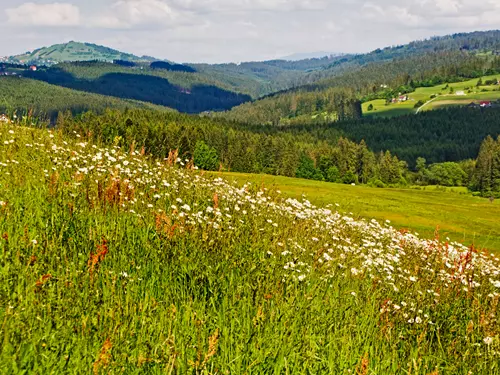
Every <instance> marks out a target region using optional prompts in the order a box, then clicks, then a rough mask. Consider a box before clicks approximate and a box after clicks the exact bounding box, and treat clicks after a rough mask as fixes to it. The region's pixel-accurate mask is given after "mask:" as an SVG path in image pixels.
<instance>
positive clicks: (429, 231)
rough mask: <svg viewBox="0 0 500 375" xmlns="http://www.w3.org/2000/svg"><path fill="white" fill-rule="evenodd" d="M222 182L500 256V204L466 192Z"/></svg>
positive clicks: (268, 180)
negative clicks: (275, 192) (257, 188)
mask: <svg viewBox="0 0 500 375" xmlns="http://www.w3.org/2000/svg"><path fill="white" fill-rule="evenodd" d="M223 176H224V177H225V178H229V179H234V180H237V181H239V182H240V183H244V182H247V181H250V182H253V183H256V184H258V185H259V186H260V185H264V186H267V187H269V188H270V189H278V190H280V191H281V192H282V193H283V194H285V195H287V196H290V197H293V198H300V197H301V196H302V195H305V196H306V197H307V199H309V200H310V201H311V202H313V203H314V204H318V205H327V204H332V203H333V204H335V203H337V204H339V205H340V209H341V210H342V211H344V212H352V213H353V214H354V215H356V216H359V217H365V218H374V219H377V220H381V221H383V220H390V221H391V223H392V224H393V225H394V226H396V227H397V228H408V229H410V230H412V231H416V232H417V233H419V234H421V235H422V236H425V237H427V238H433V237H434V234H435V231H436V229H437V228H439V233H440V236H441V238H443V239H446V238H447V237H449V238H450V239H451V240H453V241H460V242H463V243H465V244H467V245H470V244H474V245H475V246H477V247H479V248H486V249H489V250H493V251H495V252H500V226H499V225H498V223H499V222H500V202H499V201H495V202H494V203H493V204H492V203H490V202H489V201H488V200H487V199H484V198H478V197H472V196H471V195H470V194H466V191H467V189H466V188H447V191H445V192H443V191H440V190H439V189H437V187H434V186H427V187H425V188H424V187H422V188H421V189H425V190H416V189H377V188H371V187H367V186H350V185H341V184H332V183H328V182H319V181H311V180H302V179H295V178H287V177H277V176H269V175H252V174H238V173H224V174H223Z"/></svg>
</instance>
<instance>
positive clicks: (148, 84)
mask: <svg viewBox="0 0 500 375" xmlns="http://www.w3.org/2000/svg"><path fill="white" fill-rule="evenodd" d="M24 76H25V77H29V78H32V79H37V80H40V81H44V82H47V83H50V84H53V85H59V86H63V87H67V88H71V89H74V90H79V91H85V92H91V93H97V94H103V95H108V96H114V97H117V98H122V99H134V100H140V101H143V102H150V103H153V104H156V105H162V106H167V107H170V108H174V109H176V110H179V111H181V112H187V113H200V112H204V111H213V110H227V109H230V108H232V107H234V106H236V105H239V104H241V103H244V102H246V101H248V100H250V97H249V96H247V95H244V94H239V93H236V92H233V91H230V88H228V87H227V86H225V85H224V84H223V83H221V82H219V81H217V80H215V79H213V78H211V77H210V76H208V75H204V74H200V73H188V72H175V71H168V70H165V69H152V68H149V67H148V65H142V64H139V65H136V66H122V65H120V64H111V63H104V62H73V63H61V64H57V65H55V66H52V67H48V68H44V67H41V68H40V69H38V70H37V71H26V72H25V73H24Z"/></svg>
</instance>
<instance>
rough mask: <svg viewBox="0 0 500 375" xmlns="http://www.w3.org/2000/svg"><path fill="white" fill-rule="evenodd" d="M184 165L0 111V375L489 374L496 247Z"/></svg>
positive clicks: (498, 283) (494, 346)
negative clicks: (14, 121)
mask: <svg viewBox="0 0 500 375" xmlns="http://www.w3.org/2000/svg"><path fill="white" fill-rule="evenodd" d="M193 169H195V168H194V167H193V165H192V163H190V162H189V161H185V160H181V159H179V158H178V155H177V154H176V153H175V152H171V153H170V155H169V157H168V158H167V159H165V160H155V159H153V158H151V157H148V156H147V155H143V153H142V152H139V151H136V150H134V149H126V150H124V149H120V148H119V147H118V146H113V147H104V146H102V145H99V144H97V145H96V144H92V143H90V142H88V141H87V140H86V139H85V135H84V134H76V133H74V134H71V136H68V135H65V134H63V133H62V131H59V130H51V131H48V130H36V129H30V128H24V127H18V126H14V125H11V124H0V321H1V322H2V323H1V324H0V340H1V342H2V345H1V347H0V368H1V371H0V372H2V373H6V374H14V373H19V374H48V373H50V374H66V373H72V374H73V373H74V374H362V375H368V374H384V375H385V374H422V375H427V374H453V375H466V374H467V375H468V374H499V373H500V365H499V364H500V320H499V319H498V305H499V303H500V259H498V257H496V256H494V255H487V254H484V253H478V252H476V251H472V250H470V249H469V248H467V247H464V246H462V245H460V244H458V243H444V242H440V241H438V240H427V239H423V238H420V237H418V236H416V235H413V234H411V233H408V232H406V231H400V230H398V229H395V228H393V227H391V226H390V225H389V224H388V223H386V222H380V223H379V222H377V221H375V220H362V219H359V218H357V217H352V216H351V215H349V214H345V213H343V212H340V211H339V212H337V210H336V206H335V205H334V204H331V205H330V204H329V205H326V206H325V207H323V206H319V204H320V203H322V202H324V203H333V202H334V201H337V202H339V203H340V204H342V205H343V206H344V208H346V209H348V210H351V211H355V208H356V207H360V202H355V200H357V199H361V198H355V197H356V195H355V194H352V193H351V198H349V199H352V200H353V201H352V206H351V207H349V204H347V203H346V202H347V201H344V202H343V201H339V200H338V199H335V200H333V199H331V202H330V199H329V198H328V197H327V196H321V195H326V194H327V193H328V191H329V188H330V187H329V186H327V185H325V186H327V188H326V189H325V190H323V192H322V193H321V192H320V191H318V190H316V189H317V187H314V186H312V187H311V188H310V190H309V191H307V190H306V189H305V188H304V187H301V188H299V190H302V191H303V192H304V193H306V194H307V193H308V195H311V197H310V198H311V200H312V199H313V198H314V199H316V200H317V201H318V202H319V203H318V206H316V205H315V204H313V203H311V202H309V201H307V200H303V199H300V200H298V199H292V198H290V197H287V196H286V194H287V193H288V192H287V190H285V188H286V186H289V188H288V189H293V188H294V187H293V186H291V184H283V186H281V185H280V188H282V190H283V192H282V193H281V194H280V193H279V192H277V191H273V190H272V189H270V190H264V189H261V187H260V186H259V185H258V184H255V183H254V184H252V185H248V184H246V185H245V184H242V183H240V182H237V183H233V182H228V181H227V180H226V179H224V178H220V177H218V176H210V175H207V174H205V175H203V176H202V175H201V174H200V173H199V172H197V171H195V170H193ZM228 177H229V176H228ZM254 178H255V177H254ZM259 178H260V177H259ZM296 183H297V184H303V182H301V181H299V180H297V182H296ZM269 185H271V183H270V184H269ZM295 188H296V187H295ZM338 189H340V187H338ZM347 189H348V188H347V187H346V190H345V191H344V192H345V195H347V194H348V192H349V191H351V190H347ZM311 191H316V195H315V196H312V195H313V194H311V193H310V192H311ZM339 191H340V190H339ZM352 191H355V190H352ZM366 191H367V192H368V190H366ZM379 192H380V194H387V196H386V197H385V198H384V199H385V201H384V202H383V204H384V205H386V204H388V203H390V205H391V207H393V208H396V207H397V206H399V205H401V204H403V203H404V204H405V206H404V207H407V209H408V210H410V209H411V210H416V209H417V208H416V205H415V207H413V206H412V204H411V203H410V201H409V199H410V198H409V197H410V196H411V194H408V193H406V192H404V193H401V194H400V195H399V196H398V198H395V199H393V200H392V201H391V198H390V197H391V195H390V194H391V191H390V190H380V191H378V190H371V193H370V194H366V196H365V198H364V199H367V200H372V201H373V200H375V199H376V194H378V193H379ZM412 194H415V196H416V197H418V196H419V194H424V192H412ZM425 194H434V193H432V192H427V193H425ZM455 196H456V197H457V199H460V200H461V199H464V200H466V199H469V198H466V197H462V196H460V195H458V194H456V195H455V194H451V193H450V194H448V195H436V197H438V198H439V200H440V201H437V202H435V205H436V207H439V206H438V205H439V204H443V211H445V208H446V205H447V203H446V202H447V201H446V199H445V197H455ZM403 197H405V198H403ZM345 199H347V198H345ZM404 199H406V200H407V201H405V202H403V200H404ZM422 199H423V198H422ZM450 199H451V198H450ZM427 201H428V202H429V200H427ZM448 202H449V201H448ZM471 202H472V201H471ZM476 203H477V205H478V206H477V208H481V209H482V208H483V203H482V201H477V202H476ZM373 204H374V203H373V202H372V205H373ZM381 205H382V203H381ZM487 207H490V206H487ZM373 209H374V210H375V208H373ZM429 210H430V209H429ZM490 210H491V211H489V215H491V216H494V213H495V212H496V213H498V205H497V204H495V205H492V206H491V207H490ZM470 211H472V210H470ZM399 212H400V215H402V216H403V215H404V214H405V215H408V216H410V215H411V212H406V213H403V212H402V211H401V210H400V211H399ZM394 215H395V216H396V214H394ZM436 215H442V213H440V212H439V211H436ZM468 217H469V220H471V217H472V215H469V216H468ZM449 218H450V221H451V220H452V218H453V214H452V213H450V214H449ZM481 218H482V220H485V222H487V220H486V218H487V216H486V215H485V216H481ZM393 219H394V220H397V218H393Z"/></svg>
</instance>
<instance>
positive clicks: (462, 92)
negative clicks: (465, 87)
mask: <svg viewBox="0 0 500 375" xmlns="http://www.w3.org/2000/svg"><path fill="white" fill-rule="evenodd" d="M455 95H457V96H465V95H467V94H466V93H465V91H457V92H456V93H455Z"/></svg>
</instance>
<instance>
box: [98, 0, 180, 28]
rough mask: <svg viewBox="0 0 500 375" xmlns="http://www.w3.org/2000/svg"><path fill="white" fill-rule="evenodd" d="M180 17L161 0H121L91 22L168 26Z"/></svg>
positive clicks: (131, 25)
mask: <svg viewBox="0 0 500 375" xmlns="http://www.w3.org/2000/svg"><path fill="white" fill-rule="evenodd" d="M178 18H179V14H178V12H176V11H175V10H173V9H172V8H171V7H170V6H169V5H168V4H167V3H165V2H164V1H161V0H119V1H116V2H114V3H113V4H112V5H111V6H110V7H109V8H108V9H107V10H106V11H105V12H104V14H103V15H101V16H98V17H96V18H95V19H94V20H93V22H92V23H91V24H92V25H93V26H97V27H103V28H110V29H113V28H132V27H134V26H149V27H151V26H158V25H163V26H168V25H172V24H173V23H175V22H176V20H177V19H178Z"/></svg>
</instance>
